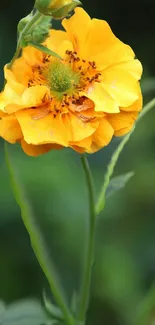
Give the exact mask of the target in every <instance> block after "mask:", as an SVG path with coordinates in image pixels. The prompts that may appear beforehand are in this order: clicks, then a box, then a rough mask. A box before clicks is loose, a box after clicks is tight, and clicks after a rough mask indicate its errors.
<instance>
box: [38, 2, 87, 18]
mask: <svg viewBox="0 0 155 325" xmlns="http://www.w3.org/2000/svg"><path fill="white" fill-rule="evenodd" d="M80 4H81V2H80V1H79V0H36V2H35V7H36V8H37V9H38V10H39V11H40V12H41V13H42V14H44V15H47V16H52V17H53V18H55V19H62V18H63V17H65V16H67V15H68V14H69V12H70V11H72V10H73V9H74V8H75V7H76V6H78V5H80Z"/></svg>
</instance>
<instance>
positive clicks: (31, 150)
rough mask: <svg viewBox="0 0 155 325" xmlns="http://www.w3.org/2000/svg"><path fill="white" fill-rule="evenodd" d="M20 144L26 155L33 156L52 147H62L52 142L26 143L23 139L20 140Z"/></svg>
mask: <svg viewBox="0 0 155 325" xmlns="http://www.w3.org/2000/svg"><path fill="white" fill-rule="evenodd" d="M21 146H22V149H23V151H24V152H25V153H26V154H27V155H29V156H33V157H36V156H39V155H42V154H44V153H47V152H49V151H50V150H52V149H61V148H62V147H61V146H59V145H54V144H40V145H34V144H28V143H27V142H26V141H25V140H24V139H22V140H21Z"/></svg>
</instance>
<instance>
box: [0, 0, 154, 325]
mask: <svg viewBox="0 0 155 325" xmlns="http://www.w3.org/2000/svg"><path fill="white" fill-rule="evenodd" d="M33 3H34V2H33V1H32V0H26V1H24V0H16V1H9V0H5V1H2V2H1V10H0V78H1V79H0V81H1V86H2V84H3V65H4V64H5V63H7V62H9V61H10V59H11V57H12V55H13V53H14V50H15V45H16V26H17V23H18V21H19V20H20V19H21V18H22V17H23V16H25V15H27V14H28V13H29V12H30V10H31V9H32V6H33ZM83 4H84V8H85V9H86V10H87V11H88V13H89V14H90V15H91V16H92V17H96V18H101V19H105V20H107V21H108V22H109V23H110V25H111V27H112V29H113V31H114V32H115V34H116V35H117V36H118V37H119V38H120V39H121V40H123V41H124V42H125V43H128V44H130V45H131V46H132V47H133V48H134V50H135V52H136V55H137V57H138V58H139V59H140V60H141V61H142V63H143V66H144V74H143V80H142V87H143V92H144V100H145V102H147V101H149V100H150V99H151V98H153V97H154V96H155V27H154V26H155V23H154V16H155V2H154V0H141V1H140V0H135V1H130V3H129V4H127V3H126V1H124V0H120V1H116V0H109V1H107V0H105V1H103V0H95V1H93V0H91V1H89V0H84V1H83ZM154 120H155V108H154V109H153V110H152V111H151V112H150V113H149V114H148V115H147V116H146V117H145V118H144V119H143V120H142V121H141V122H140V123H139V124H138V126H137V128H136V131H135V133H134V135H133V136H132V138H131V140H130V142H129V143H128V145H127V146H126V148H125V150H124V152H123V153H122V154H121V157H120V159H119V162H118V164H117V167H116V170H115V174H116V175H117V174H119V173H126V172H128V171H131V170H133V171H134V172H135V176H134V177H133V178H132V180H131V181H130V182H129V184H128V185H127V187H126V188H125V190H123V191H121V192H119V193H117V194H116V195H115V196H114V197H113V198H112V199H109V200H108V201H107V205H106V209H105V211H104V214H102V215H101V218H100V220H99V222H98V229H97V243H96V261H95V265H94V273H93V281H92V289H91V290H92V295H91V302H90V308H89V312H88V324H90V325H91V324H92V325H94V324H95V325H102V324H105V325H131V324H133V323H134V322H133V319H135V317H136V313H137V311H138V310H139V308H140V306H141V304H142V302H143V300H144V299H146V297H148V292H149V290H150V288H151V287H152V285H153V283H154V281H155V122H154ZM118 143H119V139H114V140H113V142H112V144H111V145H110V146H109V147H108V148H106V149H103V150H101V151H100V152H99V153H97V154H95V155H93V156H90V157H89V161H90V164H91V167H92V170H93V174H94V177H95V182H96V188H97V191H98V190H99V188H100V186H101V183H102V181H103V177H104V172H105V168H106V165H107V163H108V161H109V158H110V156H111V154H112V152H113V150H114V148H115V147H116V146H117V145H118ZM3 145H4V143H3V141H1V142H0V151H1V152H0V180H1V182H0V297H1V298H2V299H3V300H4V301H5V302H8V303H10V302H12V301H15V300H18V299H21V298H29V297H37V298H39V299H42V288H43V287H44V288H46V290H47V291H48V284H47V282H46V279H45V278H44V275H43V273H42V271H41V270H40V268H39V266H38V263H37V261H36V258H35V256H34V254H33V252H32V249H31V246H30V242H29V237H28V234H27V232H26V230H25V228H24V226H23V223H22V221H21V216H20V211H19V208H18V206H17V204H16V202H15V200H14V197H13V194H12V190H11V186H10V181H9V176H8V171H7V168H6V165H5V160H4V150H3ZM10 150H11V152H12V156H13V160H14V163H15V164H16V168H17V169H18V172H19V175H20V178H21V180H22V182H23V184H24V186H25V188H26V193H27V196H28V199H29V200H30V202H31V204H32V207H33V210H34V214H35V217H36V218H37V219H38V222H39V223H40V226H41V227H42V229H43V231H44V235H45V238H46V241H47V243H48V245H49V247H50V254H51V257H52V258H53V260H54V262H55V264H56V268H57V270H58V272H59V275H60V278H61V282H62V284H63V285H64V287H65V290H66V292H67V295H68V299H71V295H72V292H73V290H74V289H75V290H77V289H78V288H79V283H80V275H81V266H82V256H81V255H82V252H83V250H84V238H85V229H86V228H85V227H86V220H87V217H88V202H87V192H86V188H85V182H84V175H83V172H82V169H81V166H80V160H79V157H78V155H77V154H76V153H74V152H72V151H70V150H62V151H53V152H51V153H49V154H47V155H44V156H41V157H38V158H31V157H27V156H26V155H25V154H24V153H23V152H22V151H21V150H20V148H19V147H18V146H11V149H10ZM152 302H153V304H152V309H151V311H150V318H149V321H148V322H147V323H145V322H144V325H145V324H146V325H153V324H155V323H154V322H155V318H154V317H153V315H154V311H155V299H154V301H151V303H152ZM139 325H142V323H141V324H139Z"/></svg>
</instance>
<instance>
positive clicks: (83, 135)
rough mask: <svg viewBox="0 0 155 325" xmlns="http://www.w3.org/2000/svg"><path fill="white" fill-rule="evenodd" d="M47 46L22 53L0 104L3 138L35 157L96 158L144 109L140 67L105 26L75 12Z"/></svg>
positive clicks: (10, 72) (53, 32)
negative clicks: (65, 151) (67, 150)
mask: <svg viewBox="0 0 155 325" xmlns="http://www.w3.org/2000/svg"><path fill="white" fill-rule="evenodd" d="M62 25H63V27H64V29H65V31H56V30H51V32H50V36H49V38H48V39H47V40H46V42H45V43H44V45H46V46H47V47H48V48H49V49H51V50H52V51H55V52H57V53H58V54H59V55H60V56H61V58H62V60H59V59H56V58H54V57H52V56H48V55H46V54H45V53H42V52H40V51H39V50H36V49H35V48H33V47H26V48H24V50H23V53H22V56H21V57H20V58H18V59H17V60H16V61H15V62H14V64H13V66H12V69H11V70H9V69H7V66H6V67H5V78H6V80H7V83H6V85H5V88H4V91H3V92H2V93H1V96H0V110H1V115H2V118H1V120H0V136H1V137H3V138H4V139H6V140H7V141H9V142H10V143H15V142H20V143H21V146H22V148H23V150H24V151H25V152H26V153H27V154H28V155H32V156H36V155H39V154H42V153H44V152H47V151H49V150H51V149H52V148H54V149H58V148H62V147H71V148H73V149H74V150H76V151H77V152H80V153H83V152H87V153H94V152H95V151H98V150H100V149H101V148H103V147H104V146H107V145H108V144H109V143H110V141H111V139H112V137H113V135H115V136H122V135H124V134H126V133H127V132H129V131H130V130H131V128H132V126H133V124H134V121H135V120H136V118H137V115H138V112H139V111H140V110H141V107H142V96H141V90H140V86H139V82H138V80H139V79H140V77H141V74H142V66H141V64H140V62H139V61H138V60H137V59H135V54H134V52H133V51H132V49H131V48H130V47H129V46H128V45H126V44H124V43H122V42H121V41H120V40H119V39H118V38H116V37H115V35H114V34H113V33H112V31H111V29H110V27H109V25H108V24H107V22H105V21H102V20H97V19H92V20H91V19H90V17H89V16H88V15H87V13H86V12H85V11H84V10H83V9H81V8H76V10H75V14H74V15H73V16H72V17H71V18H69V19H64V20H63V22H62Z"/></svg>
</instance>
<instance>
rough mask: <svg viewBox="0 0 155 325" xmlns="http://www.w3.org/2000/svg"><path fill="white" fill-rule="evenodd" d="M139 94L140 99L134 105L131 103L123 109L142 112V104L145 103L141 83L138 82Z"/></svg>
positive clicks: (122, 108)
mask: <svg viewBox="0 0 155 325" xmlns="http://www.w3.org/2000/svg"><path fill="white" fill-rule="evenodd" d="M138 94H139V97H138V99H137V100H136V101H135V102H134V103H133V104H132V105H130V106H128V107H121V110H123V111H126V112H130V111H137V112H140V111H141V109H142V105H143V97H142V92H141V89H140V85H139V83H138Z"/></svg>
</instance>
